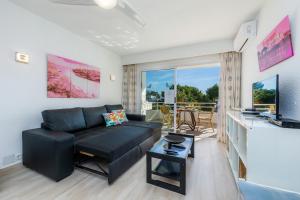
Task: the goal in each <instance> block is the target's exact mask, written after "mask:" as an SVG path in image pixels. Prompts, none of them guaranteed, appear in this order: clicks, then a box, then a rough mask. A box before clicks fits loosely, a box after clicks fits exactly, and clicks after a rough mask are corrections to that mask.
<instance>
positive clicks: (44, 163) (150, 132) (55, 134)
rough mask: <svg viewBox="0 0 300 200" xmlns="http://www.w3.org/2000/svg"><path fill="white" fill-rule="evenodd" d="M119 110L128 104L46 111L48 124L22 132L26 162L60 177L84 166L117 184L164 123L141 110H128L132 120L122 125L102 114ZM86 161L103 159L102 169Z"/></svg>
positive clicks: (128, 115) (152, 141)
mask: <svg viewBox="0 0 300 200" xmlns="http://www.w3.org/2000/svg"><path fill="white" fill-rule="evenodd" d="M118 109H122V106H121V105H106V106H101V107H93V108H72V109H60V110H46V111H43V112H42V116H43V119H44V122H43V123H42V127H41V128H38V129H33V130H27V131H23V133H22V141H23V164H24V166H26V167H28V168H30V169H33V170H35V171H37V172H39V173H41V174H43V175H45V176H47V177H49V178H51V179H53V180H55V181H59V180H62V179H64V178H65V177H67V176H69V175H70V174H72V172H73V170H74V166H78V167H80V168H82V169H87V170H89V171H90V172H95V173H98V174H101V175H104V176H106V177H107V178H108V182H109V184H111V183H112V182H114V181H115V180H116V179H117V178H118V177H119V176H120V175H122V174H123V173H124V172H125V171H126V170H127V169H129V168H130V167H131V166H132V165H133V164H134V163H136V162H137V161H138V160H139V159H140V158H141V157H142V156H143V155H144V154H145V153H146V151H147V150H148V149H150V148H151V147H152V146H153V144H154V143H155V142H156V141H157V140H159V138H160V137H161V127H162V125H161V124H160V123H153V122H145V117H144V116H142V115H135V114H127V118H128V119H129V121H128V122H125V123H123V124H122V125H118V126H113V127H106V126H105V121H104V118H103V116H102V114H103V113H106V112H111V111H112V110H118ZM82 161H93V162H97V163H98V164H97V165H98V166H99V168H100V169H101V171H100V172H99V171H97V170H95V169H90V168H87V167H84V166H83V165H81V163H82ZM101 162H102V163H103V162H104V163H106V166H105V168H106V170H105V169H104V166H103V167H100V165H99V163H101Z"/></svg>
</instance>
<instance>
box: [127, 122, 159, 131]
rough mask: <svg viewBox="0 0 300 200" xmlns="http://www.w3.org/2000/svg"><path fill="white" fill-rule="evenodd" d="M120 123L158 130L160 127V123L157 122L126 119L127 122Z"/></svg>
mask: <svg viewBox="0 0 300 200" xmlns="http://www.w3.org/2000/svg"><path fill="white" fill-rule="evenodd" d="M122 125H123V126H135V127H144V128H150V129H152V130H153V131H158V130H160V129H161V128H162V123H159V122H144V121H128V122H124V123H123V124H122Z"/></svg>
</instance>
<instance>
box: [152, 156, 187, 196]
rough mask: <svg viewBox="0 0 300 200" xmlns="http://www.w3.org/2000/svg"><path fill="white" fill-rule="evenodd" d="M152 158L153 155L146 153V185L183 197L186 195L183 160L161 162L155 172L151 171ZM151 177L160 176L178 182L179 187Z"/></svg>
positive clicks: (184, 163)
mask: <svg viewBox="0 0 300 200" xmlns="http://www.w3.org/2000/svg"><path fill="white" fill-rule="evenodd" d="M152 158H158V157H156V156H155V155H149V153H147V183H150V184H152V185H156V186H158V187H162V188H164V189H167V190H171V191H173V192H177V193H180V194H183V195H185V193H186V182H185V181H186V162H185V160H184V159H183V160H177V161H171V160H166V159H164V160H161V161H160V163H159V164H158V166H157V167H156V168H155V170H152ZM152 175H157V176H161V177H164V178H168V179H171V180H175V181H178V182H179V186H177V185H174V184H170V183H167V182H164V181H161V180H155V179H153V178H152Z"/></svg>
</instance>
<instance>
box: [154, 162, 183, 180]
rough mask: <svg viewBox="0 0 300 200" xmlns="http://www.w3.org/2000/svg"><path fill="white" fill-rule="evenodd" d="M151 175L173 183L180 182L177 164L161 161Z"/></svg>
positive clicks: (178, 165)
mask: <svg viewBox="0 0 300 200" xmlns="http://www.w3.org/2000/svg"><path fill="white" fill-rule="evenodd" d="M152 174H154V175H157V176H161V177H164V178H168V179H172V180H175V181H179V180H180V164H179V163H177V162H172V161H167V160H161V161H160V162H159V164H158V165H157V167H156V168H155V170H153V171H152Z"/></svg>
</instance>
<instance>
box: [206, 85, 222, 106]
mask: <svg viewBox="0 0 300 200" xmlns="http://www.w3.org/2000/svg"><path fill="white" fill-rule="evenodd" d="M206 94H207V97H208V98H209V100H210V101H212V102H215V101H216V100H217V99H218V98H219V86H218V85H217V84H215V85H214V86H212V87H210V88H208V89H207V90H206Z"/></svg>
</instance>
